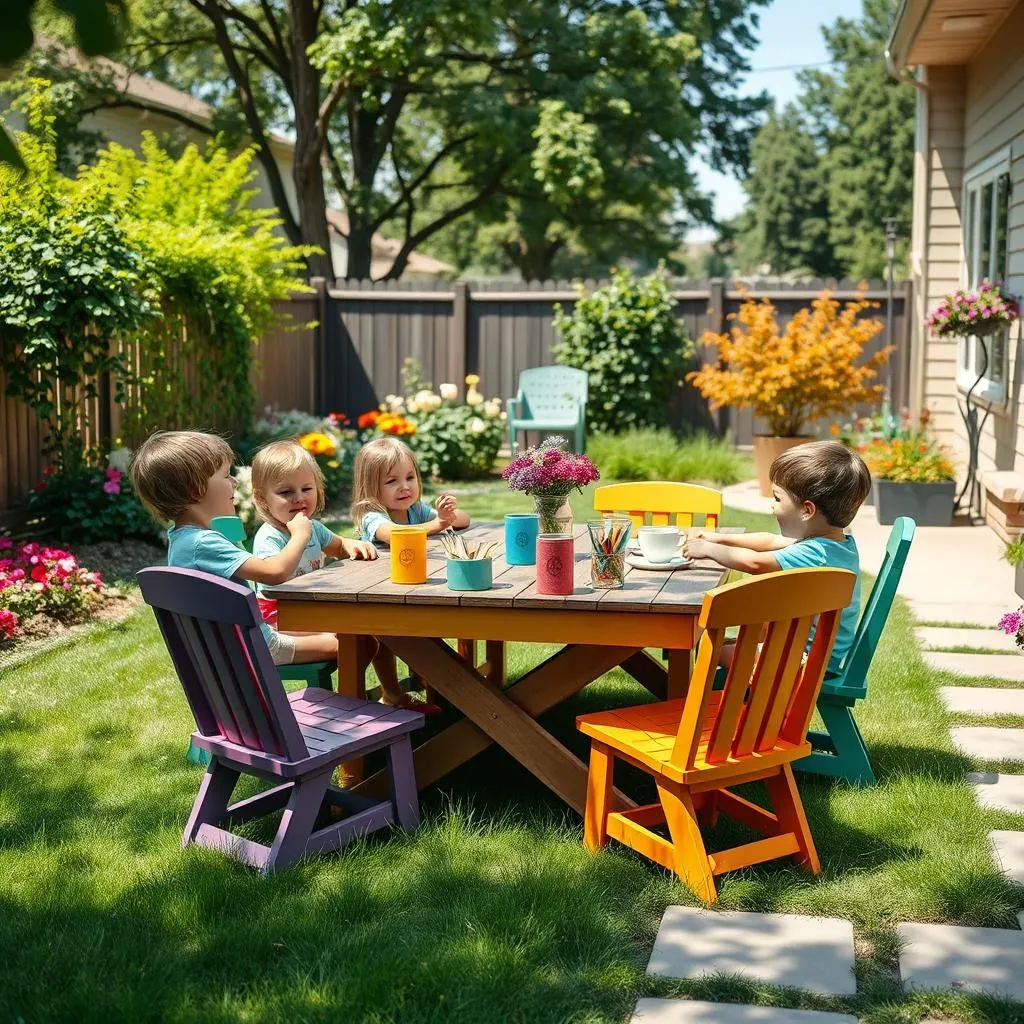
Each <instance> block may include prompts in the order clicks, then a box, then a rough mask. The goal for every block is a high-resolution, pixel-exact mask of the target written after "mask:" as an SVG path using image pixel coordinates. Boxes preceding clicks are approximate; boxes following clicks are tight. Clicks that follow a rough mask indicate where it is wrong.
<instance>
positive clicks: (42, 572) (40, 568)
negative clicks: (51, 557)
mask: <svg viewBox="0 0 1024 1024" xmlns="http://www.w3.org/2000/svg"><path fill="white" fill-rule="evenodd" d="M29 575H30V576H31V577H32V579H34V580H35V581H36V583H45V582H46V566H45V565H35V566H33V567H32V572H31V573H29Z"/></svg>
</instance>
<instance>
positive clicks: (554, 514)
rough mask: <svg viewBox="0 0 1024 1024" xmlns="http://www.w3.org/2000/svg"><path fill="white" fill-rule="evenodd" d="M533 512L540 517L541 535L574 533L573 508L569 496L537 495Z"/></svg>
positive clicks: (534, 497)
mask: <svg viewBox="0 0 1024 1024" xmlns="http://www.w3.org/2000/svg"><path fill="white" fill-rule="evenodd" d="M533 510H534V511H535V512H536V513H537V515H538V516H540V532H541V533H572V506H571V505H570V504H569V495H567V494H535V495H534V496H533Z"/></svg>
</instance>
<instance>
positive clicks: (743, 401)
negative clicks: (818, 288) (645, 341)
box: [686, 290, 892, 497]
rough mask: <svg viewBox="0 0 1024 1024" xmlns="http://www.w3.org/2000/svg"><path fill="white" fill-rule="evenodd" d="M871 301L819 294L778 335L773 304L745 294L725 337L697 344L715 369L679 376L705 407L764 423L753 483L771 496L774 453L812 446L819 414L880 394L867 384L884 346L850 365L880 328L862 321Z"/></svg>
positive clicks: (873, 400)
mask: <svg viewBox="0 0 1024 1024" xmlns="http://www.w3.org/2000/svg"><path fill="white" fill-rule="evenodd" d="M877 305H878V303H875V302H867V301H866V300H864V299H857V300H854V301H851V302H847V303H845V304H841V303H840V302H838V301H837V300H836V299H833V298H832V297H831V295H830V293H829V292H828V291H827V290H826V291H823V292H822V293H821V294H820V295H819V296H818V297H817V298H816V299H815V300H814V301H813V302H812V303H811V305H810V306H809V307H805V308H803V309H801V310H798V311H797V313H796V314H795V315H794V316H793V318H792V319H791V320H790V321H789V323H787V324H786V326H785V329H782V330H780V328H779V324H778V318H777V315H776V311H775V306H774V305H773V304H772V303H771V302H770V301H769V300H768V299H762V300H761V301H758V300H756V299H753V298H751V297H750V296H749V295H744V300H743V303H742V305H741V306H740V308H739V312H737V313H735V314H732V315H730V318H729V319H730V320H734V321H735V325H734V326H733V327H732V328H731V329H730V330H729V333H728V334H716V333H714V332H712V331H708V332H705V334H704V336H703V337H702V338H701V342H702V343H703V344H704V345H715V346H717V348H718V363H717V364H715V363H705V364H704V366H703V367H702V368H701V369H700V370H696V371H694V372H692V373H689V374H687V378H686V379H687V380H688V381H690V383H692V384H693V385H694V386H695V387H696V388H697V389H698V390H699V391H700V393H701V394H702V395H703V396H704V397H705V398H706V399H707V400H708V401H709V403H710V405H711V408H712V409H717V408H719V407H720V406H723V405H729V406H732V407H733V408H736V409H744V408H752V409H753V410H754V414H755V415H756V416H758V417H760V418H761V419H763V420H765V421H766V422H767V424H768V433H767V434H758V435H756V436H755V437H754V461H755V465H756V468H757V478H758V483H759V484H760V487H761V493H762V494H763V495H765V497H770V496H771V493H772V491H771V482H770V481H769V479H768V468H769V467H770V466H771V464H772V460H773V459H774V458H775V456H776V455H778V454H779V453H780V452H783V451H785V450H786V449H787V448H792V447H794V446H795V445H798V444H803V443H804V442H806V441H813V440H814V435H813V434H812V433H811V432H810V430H809V428H810V427H811V426H812V424H813V423H814V421H815V420H818V419H820V418H822V417H825V416H836V415H842V414H844V413H846V412H848V411H849V410H850V409H852V408H853V407H854V406H855V405H858V404H861V403H865V404H873V403H877V402H878V401H879V400H880V399H881V397H882V392H883V390H884V389H883V388H882V387H881V386H880V385H878V384H874V383H872V381H874V380H875V378H876V377H877V376H878V369H879V367H880V366H881V365H882V364H883V363H884V362H885V361H886V360H887V359H888V358H889V353H890V352H891V351H892V348H891V347H887V348H883V349H881V350H880V351H879V352H876V353H875V354H874V355H873V356H870V357H868V358H867V359H864V360H863V361H861V362H858V359H860V358H861V356H862V355H863V351H864V346H865V345H866V344H867V342H868V341H870V340H871V339H872V338H873V337H874V336H875V335H876V334H878V333H879V331H881V330H882V326H883V325H882V322H881V320H878V319H875V318H870V317H862V316H861V314H862V313H863V312H864V310H866V309H869V308H875V307H877Z"/></svg>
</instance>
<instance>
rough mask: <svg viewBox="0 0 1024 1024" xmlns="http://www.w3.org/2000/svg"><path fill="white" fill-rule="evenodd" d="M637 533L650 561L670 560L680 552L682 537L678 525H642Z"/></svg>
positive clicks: (641, 548)
mask: <svg viewBox="0 0 1024 1024" xmlns="http://www.w3.org/2000/svg"><path fill="white" fill-rule="evenodd" d="M636 535H637V540H638V541H639V543H640V551H641V553H642V554H643V556H644V558H646V559H647V561H648V562H670V561H672V559H673V558H675V557H676V556H677V555H678V554H679V545H680V544H681V543H682V537H681V536H680V534H679V528H678V527H676V526H641V527H640V529H639V530H637V531H636Z"/></svg>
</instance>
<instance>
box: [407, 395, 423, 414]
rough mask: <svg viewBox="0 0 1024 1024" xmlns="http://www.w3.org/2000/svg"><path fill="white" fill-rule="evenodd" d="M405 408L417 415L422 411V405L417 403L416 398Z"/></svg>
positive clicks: (410, 400)
mask: <svg viewBox="0 0 1024 1024" xmlns="http://www.w3.org/2000/svg"><path fill="white" fill-rule="evenodd" d="M405 408H406V409H407V410H408V411H409V412H412V413H416V412H419V411H420V403H419V402H417V401H416V399H415V398H410V399H409V402H408V404H407V405H406V407H405Z"/></svg>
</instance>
